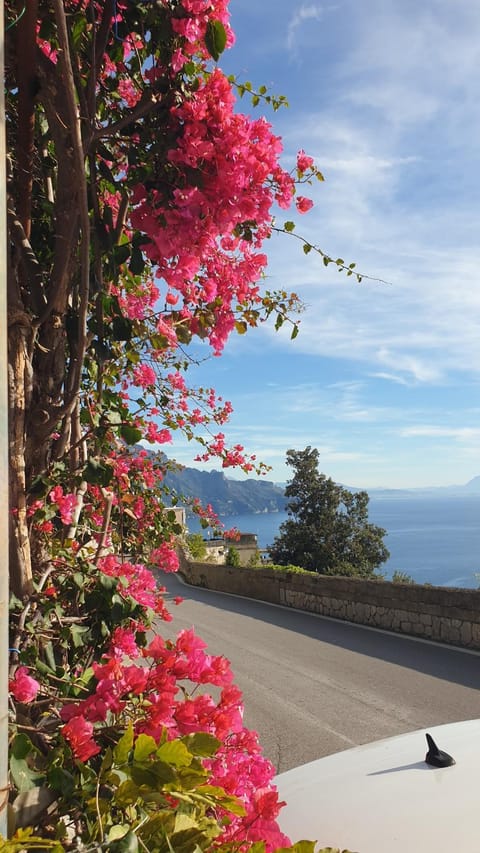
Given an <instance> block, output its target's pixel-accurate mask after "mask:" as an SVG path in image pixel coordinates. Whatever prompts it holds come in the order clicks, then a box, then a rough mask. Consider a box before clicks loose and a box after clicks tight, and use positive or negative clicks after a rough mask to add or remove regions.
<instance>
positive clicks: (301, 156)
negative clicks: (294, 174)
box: [297, 148, 313, 172]
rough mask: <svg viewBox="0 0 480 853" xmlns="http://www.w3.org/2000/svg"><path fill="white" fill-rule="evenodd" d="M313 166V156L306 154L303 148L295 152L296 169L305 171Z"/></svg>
mask: <svg viewBox="0 0 480 853" xmlns="http://www.w3.org/2000/svg"><path fill="white" fill-rule="evenodd" d="M312 166H313V157H309V156H308V154H305V151H304V150H303V148H301V149H300V151H299V152H298V154H297V169H298V171H299V172H307V171H308V169H311V168H312Z"/></svg>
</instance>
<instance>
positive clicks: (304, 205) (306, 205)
mask: <svg viewBox="0 0 480 853" xmlns="http://www.w3.org/2000/svg"><path fill="white" fill-rule="evenodd" d="M295 204H296V206H297V210H298V212H299V213H308V211H309V210H311V208H312V207H313V201H312V200H311V199H310V198H305V196H304V195H299V196H297V198H296V199H295Z"/></svg>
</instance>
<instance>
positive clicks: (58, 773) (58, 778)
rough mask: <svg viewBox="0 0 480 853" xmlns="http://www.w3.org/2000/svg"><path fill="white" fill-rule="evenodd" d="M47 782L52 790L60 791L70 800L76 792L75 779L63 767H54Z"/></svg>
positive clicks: (49, 772)
mask: <svg viewBox="0 0 480 853" xmlns="http://www.w3.org/2000/svg"><path fill="white" fill-rule="evenodd" d="M47 781H48V784H49V785H50V787H51V788H53V789H54V790H55V791H59V792H60V794H62V796H63V797H66V798H69V797H71V796H72V794H73V792H74V790H75V779H74V777H73V776H72V774H71V773H69V772H68V771H67V770H64V769H63V767H52V768H51V770H49V771H48V775H47Z"/></svg>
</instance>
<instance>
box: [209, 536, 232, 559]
mask: <svg viewBox="0 0 480 853" xmlns="http://www.w3.org/2000/svg"><path fill="white" fill-rule="evenodd" d="M203 544H204V545H205V549H206V551H207V554H206V556H205V562H206V563H217V564H218V565H219V566H221V565H223V564H224V563H225V557H226V554H227V550H228V546H227V545H226V544H225V539H224V538H223V536H218V537H217V538H215V539H204V540H203Z"/></svg>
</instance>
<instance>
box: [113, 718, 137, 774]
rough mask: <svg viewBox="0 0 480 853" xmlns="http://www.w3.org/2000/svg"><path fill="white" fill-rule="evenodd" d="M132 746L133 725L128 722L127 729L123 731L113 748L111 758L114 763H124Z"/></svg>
mask: <svg viewBox="0 0 480 853" xmlns="http://www.w3.org/2000/svg"><path fill="white" fill-rule="evenodd" d="M132 747H133V725H132V723H130V724H129V726H128V729H126V731H125V732H124V733H123V735H122V737H121V738H120V740H119V741H118V743H117V745H116V746H115V748H114V750H113V758H114V761H115V764H125V763H126V762H127V761H128V756H129V754H130V750H131V749H132Z"/></svg>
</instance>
